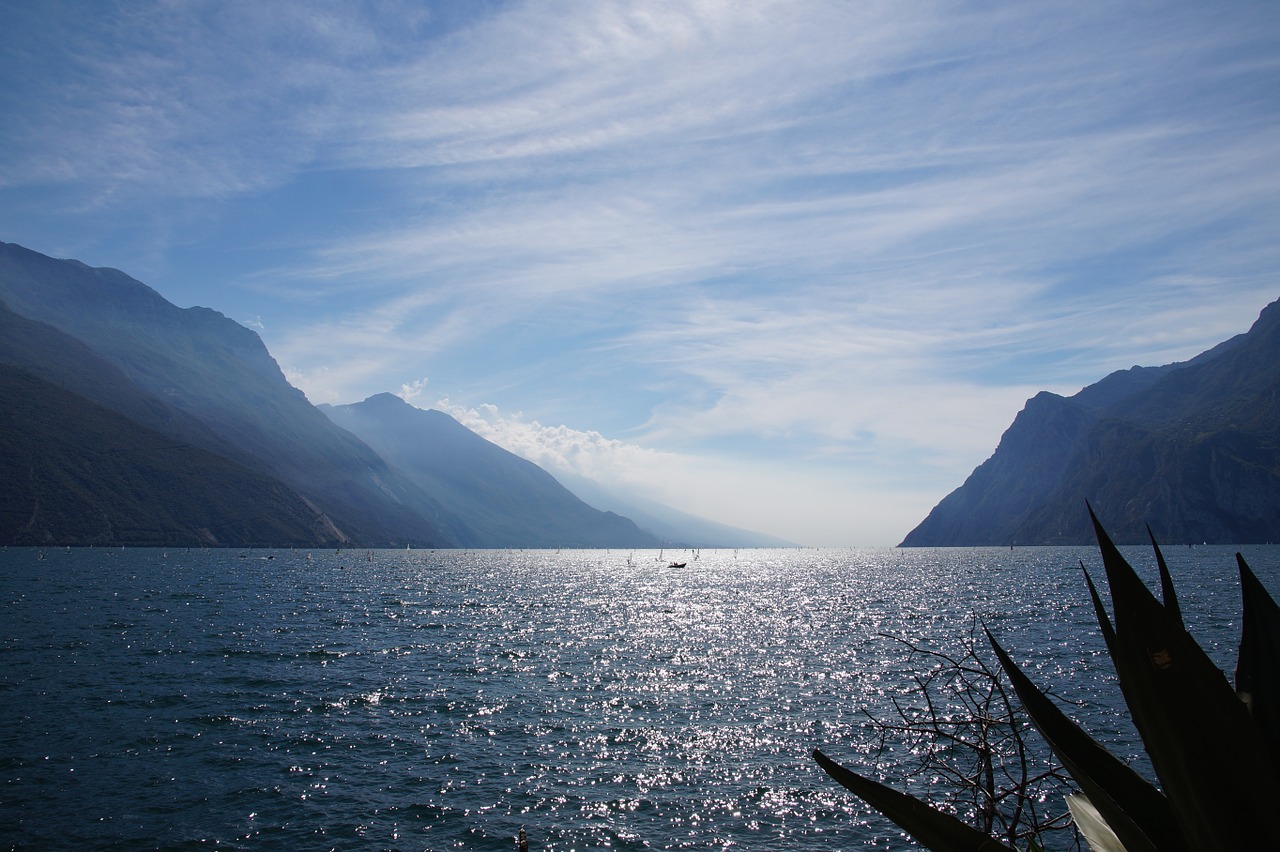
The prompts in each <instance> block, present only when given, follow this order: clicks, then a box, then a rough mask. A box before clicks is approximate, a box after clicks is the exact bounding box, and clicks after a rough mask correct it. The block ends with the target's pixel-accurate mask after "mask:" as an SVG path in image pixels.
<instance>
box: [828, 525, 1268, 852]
mask: <svg viewBox="0 0 1280 852" xmlns="http://www.w3.org/2000/svg"><path fill="white" fill-rule="evenodd" d="M1089 515H1090V518H1092V520H1093V526H1094V531H1095V533H1096V534H1097V538H1098V547H1099V549H1100V551H1101V554H1102V563H1103V568H1104V570H1105V572H1106V576H1107V585H1108V587H1109V588H1110V591H1111V605H1112V614H1111V615H1108V613H1107V611H1106V608H1105V606H1104V605H1103V602H1102V599H1101V597H1100V596H1099V595H1098V591H1097V588H1096V587H1095V586H1094V583H1093V578H1092V577H1090V576H1089V572H1088V571H1087V570H1085V572H1084V577H1085V583H1086V584H1087V586H1088V589H1089V595H1090V597H1091V598H1092V600H1093V606H1094V610H1095V612H1096V614H1097V617H1098V624H1099V627H1100V628H1101V630H1102V635H1103V637H1104V639H1105V641H1106V645H1107V650H1108V652H1109V653H1110V655H1111V659H1112V661H1113V663H1114V664H1115V668H1116V674H1117V677H1118V679H1119V682H1120V688H1121V691H1122V693H1123V695H1124V699H1125V703H1126V705H1127V706H1128V709H1129V713H1130V716H1131V717H1132V719H1133V723H1134V726H1135V727H1136V728H1137V730H1138V733H1139V735H1140V736H1141V737H1142V743H1143V747H1144V748H1145V750H1146V752H1147V755H1148V756H1149V757H1150V759H1151V765H1152V767H1153V768H1154V770H1155V773H1156V776H1157V779H1158V781H1159V787H1157V786H1156V785H1155V784H1153V783H1152V782H1151V781H1148V780H1147V779H1145V778H1143V777H1142V776H1140V775H1139V774H1138V773H1137V772H1135V771H1134V770H1133V769H1131V768H1130V767H1129V766H1128V765H1127V764H1125V763H1124V762H1122V761H1121V760H1120V759H1119V758H1117V757H1115V756H1113V755H1112V754H1111V753H1110V752H1108V751H1107V750H1106V749H1105V748H1104V747H1103V746H1101V745H1100V744H1099V743H1097V742H1096V741H1095V740H1094V739H1093V738H1091V737H1090V736H1089V735H1088V734H1087V733H1085V732H1084V731H1083V730H1082V729H1081V728H1080V727H1079V726H1078V725H1076V723H1075V722H1073V721H1072V720H1071V719H1069V718H1068V717H1067V715H1066V714H1065V713H1063V712H1062V711H1061V710H1060V709H1059V708H1058V707H1057V705H1056V704H1055V703H1054V702H1053V701H1052V700H1051V699H1050V698H1049V697H1048V696H1047V695H1045V693H1044V692H1042V691H1041V690H1040V689H1039V688H1037V687H1036V686H1035V684H1033V683H1032V682H1031V680H1030V679H1029V678H1028V677H1027V676H1026V675H1025V674H1023V672H1022V671H1021V669H1019V668H1018V666H1017V665H1016V664H1015V663H1014V662H1013V660H1012V659H1011V658H1010V657H1009V655H1008V654H1007V653H1005V651H1004V649H1003V648H1002V647H1001V646H1000V644H999V643H998V642H997V641H996V639H995V637H994V636H991V634H990V633H988V634H987V637H988V639H989V640H990V642H991V646H992V648H993V650H994V652H995V654H996V656H997V658H998V659H999V661H1000V665H1001V667H1002V668H1003V669H1004V671H1005V672H1006V674H1007V675H1008V676H1009V679H1010V681H1011V682H1012V684H1013V687H1014V689H1015V690H1016V692H1017V695H1018V698H1019V700H1020V701H1021V702H1022V705H1023V708H1024V709H1025V711H1026V713H1027V715H1028V716H1029V717H1030V719H1031V722H1032V724H1033V725H1035V727H1036V729H1037V730H1038V731H1039V732H1040V734H1041V735H1042V736H1043V737H1044V738H1045V740H1046V742H1047V743H1048V744H1049V747H1050V748H1052V749H1053V751H1054V753H1055V754H1056V755H1057V757H1058V759H1059V760H1060V761H1061V762H1062V764H1063V766H1065V767H1066V768H1067V770H1068V772H1069V773H1070V774H1071V777H1072V780H1073V781H1074V782H1075V783H1076V785H1077V786H1078V787H1079V788H1080V790H1079V792H1078V793H1075V794H1073V795H1072V796H1070V797H1069V798H1068V806H1069V807H1070V809H1071V813H1072V816H1073V817H1074V819H1075V821H1076V824H1077V826H1078V827H1079V828H1080V830H1081V832H1082V833H1083V834H1084V835H1085V837H1086V839H1087V840H1088V841H1089V844H1090V846H1091V847H1092V848H1093V849H1094V850H1095V851H1096V852H1104V850H1105V852H1156V851H1157V850H1159V852H1166V850H1173V852H1191V850H1196V852H1199V850H1241V849H1265V848H1274V845H1275V844H1277V842H1278V841H1277V838H1280V821H1278V820H1277V815H1276V813H1275V811H1276V808H1277V805H1278V804H1280V759H1278V758H1280V607H1277V606H1276V603H1275V601H1274V600H1273V599H1272V598H1271V596H1270V595H1268V594H1267V591H1266V589H1264V588H1263V586H1262V584H1261V583H1260V582H1258V579H1257V577H1256V576H1254V574H1253V571H1252V570H1250V568H1249V566H1248V564H1246V562H1245V560H1244V558H1243V557H1242V556H1241V555H1240V554H1238V553H1237V554H1236V562H1237V564H1238V568H1239V571H1240V587H1241V593H1242V597H1243V617H1242V624H1243V633H1242V638H1241V642H1240V654H1239V660H1238V663H1237V666H1236V674H1235V679H1236V684H1235V688H1234V689H1233V688H1232V687H1231V685H1230V684H1229V683H1228V681H1227V679H1226V677H1225V675H1223V673H1222V672H1221V671H1219V670H1218V668H1217V667H1216V666H1214V664H1213V662H1212V661H1211V660H1210V659H1209V657H1208V655H1207V654H1205V652H1204V650H1203V649H1202V648H1201V647H1200V646H1199V645H1198V644H1197V643H1196V641H1195V640H1194V639H1193V638H1192V637H1191V635H1190V634H1189V633H1188V632H1187V630H1186V628H1185V627H1184V625H1183V621H1182V612H1181V610H1180V609H1179V606H1178V601H1177V596H1176V594H1175V591H1174V587H1173V582H1172V579H1171V577H1170V575H1169V570H1168V566H1167V565H1166V563H1165V560H1164V556H1163V554H1162V553H1161V552H1160V547H1159V545H1158V544H1156V541H1155V538H1154V536H1153V537H1152V540H1151V544H1152V547H1153V548H1154V550H1155V555H1156V563H1157V566H1158V568H1159V572H1160V584H1161V598H1162V599H1157V598H1156V597H1155V595H1153V594H1152V593H1151V592H1150V591H1149V590H1148V589H1147V587H1146V586H1145V585H1144V584H1143V583H1142V581H1141V579H1139V577H1138V575H1137V573H1136V572H1135V571H1134V570H1133V568H1132V567H1131V566H1130V565H1129V563H1128V562H1127V561H1125V559H1124V557H1123V556H1122V555H1121V554H1120V551H1119V550H1118V549H1117V548H1116V546H1115V544H1113V543H1112V541H1111V538H1110V537H1109V536H1108V535H1107V533H1106V531H1105V530H1104V529H1103V528H1102V525H1101V524H1100V523H1099V522H1098V519H1097V517H1096V516H1095V515H1094V514H1093V510H1092V508H1090V509H1089ZM1081 568H1082V569H1083V568H1084V566H1083V565H1081ZM813 756H814V759H815V760H816V761H817V762H818V765H819V766H821V767H822V768H823V770H825V771H826V772H827V774H828V775H830V776H831V777H832V778H834V779H835V780H836V781H838V782H839V783H840V784H842V785H844V786H845V787H846V788H848V789H849V790H851V791H852V792H854V793H855V794H857V795H858V796H860V797H861V798H862V799H864V800H865V801H866V802H867V803H868V804H870V805H871V806H872V807H874V808H876V809H877V810H879V811H880V812H881V813H883V814H884V815H885V816H887V817H888V818H889V819H891V820H893V821H894V822H896V823H897V824H898V825H899V826H900V827H901V828H902V829H903V830H905V831H906V832H907V833H908V834H910V835H912V836H913V837H914V838H915V839H916V840H917V841H918V842H919V843H921V844H922V845H923V846H925V847H927V848H929V849H932V850H934V852H944V851H945V852H952V850H955V852H968V851H969V850H972V852H994V850H1008V849H1011V848H1012V847H1010V846H1007V845H1006V844H1004V843H1002V842H1000V841H998V840H995V839H994V838H992V837H990V836H988V835H987V834H985V833H983V832H981V831H979V830H977V829H976V828H973V827H971V826H969V825H967V824H966V823H964V822H962V821H960V820H959V819H957V818H956V817H953V816H951V815H949V814H945V813H942V812H941V811H939V810H937V809H935V808H933V807H931V806H930V805H929V804H927V803H926V802H924V801H921V800H919V799H916V798H914V797H912V796H909V795H907V794H905V793H902V792H899V791H897V790H894V789H893V788H891V787H888V786H886V785H884V784H881V783H879V782H877V781H873V780H871V779H870V778H867V777H865V776H863V775H859V774H858V773H856V772H853V771H851V770H849V769H847V768H845V767H843V766H841V765H839V764H838V763H836V762H834V761H832V760H831V759H830V758H828V757H827V756H826V755H825V754H823V753H822V752H821V751H819V750H815V751H814V753H813Z"/></svg>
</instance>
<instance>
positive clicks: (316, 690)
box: [0, 547, 1280, 850]
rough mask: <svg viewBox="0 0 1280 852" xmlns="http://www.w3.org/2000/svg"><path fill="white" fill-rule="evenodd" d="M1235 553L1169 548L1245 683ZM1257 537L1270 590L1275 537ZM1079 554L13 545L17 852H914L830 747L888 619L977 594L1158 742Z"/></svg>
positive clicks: (1107, 709)
mask: <svg viewBox="0 0 1280 852" xmlns="http://www.w3.org/2000/svg"><path fill="white" fill-rule="evenodd" d="M1126 552H1127V553H1128V555H1129V557H1130V560H1131V561H1132V562H1133V563H1134V565H1135V567H1137V568H1138V569H1139V571H1140V573H1143V574H1144V576H1147V577H1148V578H1150V577H1151V575H1152V571H1151V570H1149V569H1150V568H1151V562H1152V560H1151V557H1150V552H1149V549H1147V548H1131V549H1127V551H1126ZM1234 552H1235V551H1234V549H1233V548H1229V547H1197V548H1185V547H1184V548H1169V549H1168V551H1167V554H1166V555H1167V556H1168V557H1169V561H1170V565H1171V569H1172V571H1173V573H1174V577H1175V581H1176V582H1177V584H1178V587H1179V593H1180V599H1181V601H1182V605H1183V610H1184V613H1185V614H1186V616H1187V620H1188V626H1189V628H1190V629H1191V631H1192V633H1193V634H1194V635H1196V637H1197V638H1198V639H1199V640H1200V641H1201V643H1202V644H1203V645H1204V646H1205V647H1206V649H1207V650H1209V652H1210V654H1211V655H1213V656H1214V659H1215V661H1217V662H1218V664H1219V665H1220V666H1222V667H1224V668H1227V669H1228V671H1229V670H1230V667H1231V666H1233V665H1234V660H1235V645H1236V643H1237V642H1238V640H1239V621H1238V613H1239V599H1238V579H1237V576H1236V570H1235V563H1234V558H1233V555H1234ZM1244 553H1245V557H1246V558H1247V559H1248V560H1249V562H1250V564H1251V565H1252V566H1253V568H1254V569H1255V571H1256V572H1257V573H1258V575H1259V577H1260V578H1261V579H1262V581H1263V582H1264V584H1266V585H1267V587H1268V588H1269V589H1270V590H1271V591H1272V593H1273V594H1275V592H1276V590H1277V588H1278V587H1280V567H1278V566H1280V548H1275V547H1253V548H1248V549H1246V550H1245V551H1244ZM672 560H676V561H686V562H687V565H686V567H684V568H672V567H668V563H669V562H670V561H672ZM1081 560H1083V561H1084V562H1085V564H1086V565H1087V566H1090V567H1091V568H1093V567H1096V566H1098V565H1099V562H1098V559H1097V556H1096V551H1095V550H1094V549H1092V548H1028V549H1021V550H1017V551H1007V550H1000V549H939V550H891V549H877V550H752V551H747V550H742V551H729V550H725V551H702V552H701V553H699V554H695V553H693V552H690V551H666V552H665V553H663V554H659V553H658V552H657V551H635V552H627V551H616V550H615V551H564V552H555V551H471V552H462V551H441V552H421V551H374V552H367V551H342V552H338V553H335V552H333V551H325V552H320V551H315V552H312V553H306V552H303V551H234V550H226V551H213V552H209V551H204V552H200V551H180V550H170V551H163V550H159V549H156V550H137V549H135V550H123V551H122V550H106V549H82V550H49V551H47V552H42V551H37V550H31V549H8V550H4V551H0V631H2V632H0V700H3V702H4V705H5V706H6V708H7V713H6V716H7V720H6V724H5V725H3V726H0V846H4V847H6V848H15V847H16V848H23V847H38V848H66V849H72V848H74V849H118V848H144V847H145V848H153V847H154V848H195V847H197V846H200V847H201V848H205V847H208V846H211V845H214V844H217V845H223V846H228V847H231V848H245V849H277V848H278V849H297V848H316V849H320V848H337V849H362V848H368V849H386V848H393V849H450V848H458V849H495V850H499V849H501V850H508V849H512V848H514V847H513V838H514V836H515V835H516V833H517V832H518V831H519V829H520V828H521V827H524V828H525V829H526V831H527V832H528V836H529V839H530V845H531V848H533V849H556V850H569V849H579V850H583V849H716V848H723V847H731V846H736V847H739V848H744V849H766V848H779V849H795V850H818V849H824V850H826V849H841V848H855V847H863V846H872V847H882V848H897V847H900V846H902V845H903V844H904V841H903V840H902V839H901V838H900V837H899V835H898V832H897V830H896V829H895V828H894V827H893V826H892V825H890V824H889V823H887V822H885V821H884V820H882V819H881V818H879V817H878V816H877V815H875V814H874V813H872V812H869V811H868V809H867V808H866V807H865V806H863V805H862V804H861V803H860V802H858V801H857V800H855V799H854V797H852V796H851V795H849V794H846V793H845V792H844V790H843V789H842V788H840V787H838V786H837V785H836V784H835V783H834V782H832V781H830V780H829V779H828V778H827V777H826V776H825V775H823V774H822V772H821V771H820V770H819V769H818V768H817V767H816V765H814V764H813V762H812V761H811V759H810V757H809V753H810V751H811V750H812V749H813V748H814V747H821V748H822V749H823V750H824V751H826V752H827V753H828V754H830V755H832V756H833V757H835V758H836V759H838V760H841V761H842V762H845V763H848V764H850V765H858V766H863V768H865V769H869V770H871V773H872V774H873V775H874V774H876V772H875V767H874V764H873V763H871V762H870V761H871V758H870V757H869V756H868V748H869V746H870V744H871V739H872V738H871V736H870V734H869V733H868V732H867V731H866V729H865V727H864V722H865V718H866V717H865V716H864V715H863V713H862V710H863V708H869V709H872V710H877V709H880V710H882V709H883V708H884V707H885V706H886V701H887V700H888V697H889V696H891V695H894V694H899V693H901V692H902V691H903V690H904V689H907V688H908V686H909V683H910V671H909V670H908V669H907V662H908V661H907V657H906V654H905V651H904V649H903V648H902V646H901V645H899V644H898V643H896V642H893V641H890V640H887V639H885V638H884V637H883V636H882V635H881V634H891V635H894V636H901V637H905V638H910V639H913V640H919V641H922V642H924V643H925V644H927V645H930V646H932V647H940V648H946V647H954V646H955V644H956V643H957V641H958V640H959V639H960V638H961V637H963V636H964V635H966V633H967V632H968V630H969V624H970V617H971V616H972V615H975V614H976V615H978V616H980V617H981V618H982V619H983V620H984V622H985V623H986V624H987V625H988V626H989V627H990V628H991V629H992V631H993V632H994V633H995V634H996V635H997V636H998V637H999V638H1000V639H1001V640H1002V641H1003V643H1004V644H1005V646H1006V647H1007V648H1009V649H1010V650H1011V652H1012V653H1013V655H1014V657H1015V659H1018V660H1019V661H1020V662H1023V663H1025V664H1026V665H1027V666H1028V668H1029V669H1030V670H1031V671H1032V672H1034V673H1035V674H1034V677H1035V678H1036V679H1037V680H1038V681H1039V682H1040V683H1041V684H1042V685H1044V686H1052V687H1053V688H1054V689H1055V690H1056V691H1057V692H1058V694H1059V695H1061V696H1063V697H1064V698H1068V699H1071V700H1073V701H1078V702H1081V703H1080V704H1079V706H1078V707H1072V708H1069V709H1070V712H1071V713H1072V715H1075V716H1076V717H1077V718H1079V719H1081V720H1082V721H1083V722H1084V724H1085V726H1086V728H1088V729H1089V730H1090V731H1091V732H1093V733H1094V734H1095V735H1096V736H1098V737H1099V738H1100V739H1102V740H1103V741H1104V742H1106V743H1107V744H1109V745H1112V746H1113V747H1114V748H1113V750H1116V751H1117V753H1119V754H1122V755H1125V756H1137V755H1138V754H1139V753H1140V748H1139V746H1138V744H1137V742H1136V737H1135V735H1134V733H1133V731H1132V729H1131V727H1130V726H1129V723H1128V722H1127V721H1126V720H1125V719H1123V718H1121V717H1120V716H1119V715H1118V714H1117V713H1116V711H1115V710H1114V707H1115V705H1116V702H1117V701H1118V690H1117V689H1116V688H1115V685H1114V680H1113V673H1112V669H1111V665H1110V662H1109V660H1108V659H1107V658H1106V656H1105V653H1104V652H1103V650H1102V643H1101V639H1100V637H1099V636H1098V633H1097V626H1096V623H1095V622H1094V619H1093V613H1092V608H1091V606H1090V605H1089V603H1088V595H1087V593H1086V591H1085V588H1084V582H1083V578H1082V576H1081V574H1080V569H1079V562H1080V561H1081ZM1098 570H1099V574H1100V568H1099V569H1098ZM890 760H892V758H890ZM859 761H867V763H860V762H859ZM1138 765H1139V768H1140V769H1142V770H1143V771H1146V770H1145V767H1144V766H1143V765H1142V761H1141V759H1139V761H1138ZM880 769H881V770H882V771H883V772H884V774H885V777H886V778H888V779H889V780H890V783H892V782H893V780H894V776H893V770H894V767H893V766H892V765H891V764H888V763H885V764H882V765H881V767H880ZM926 794H927V791H926Z"/></svg>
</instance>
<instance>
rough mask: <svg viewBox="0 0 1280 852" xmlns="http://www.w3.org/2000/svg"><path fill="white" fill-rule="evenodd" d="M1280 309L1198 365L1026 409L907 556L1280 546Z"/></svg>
mask: <svg viewBox="0 0 1280 852" xmlns="http://www.w3.org/2000/svg"><path fill="white" fill-rule="evenodd" d="M1278 423H1280V301H1277V302H1273V303H1272V304H1270V305H1268V306H1267V307H1265V308H1264V309H1263V310H1262V311H1261V312H1260V313H1259V316H1258V319H1257V321H1256V322H1255V323H1253V325H1252V326H1251V327H1250V329H1249V331H1248V332H1245V333H1244V334H1240V335H1236V336H1234V337H1232V338H1230V339H1228V340H1226V341H1223V342H1222V343H1220V344H1218V345H1217V346H1214V347H1212V348H1211V349H1209V350H1206V351H1205V352H1203V353H1201V354H1200V355H1198V356H1196V357H1195V358H1192V359H1191V360H1189V361H1185V362H1180V363H1175V364H1168V365H1165V366H1163V367H1154V368H1152V367H1134V368H1131V369H1130V370H1123V371H1117V372H1115V373H1112V374H1110V375H1108V376H1106V377H1104V378H1103V379H1102V380H1100V381H1099V382H1096V383H1094V384H1093V385H1089V386H1088V387H1085V388H1083V389H1081V391H1079V392H1078V393H1076V394H1074V395H1073V396H1071V397H1062V396H1059V395H1056V394H1051V393H1048V392H1043V391H1042V392H1041V393H1039V394H1037V395H1036V396H1034V397H1032V398H1031V399H1030V400H1028V401H1027V404H1026V406H1025V407H1024V408H1023V410H1022V411H1021V412H1019V414H1018V415H1017V416H1016V417H1015V418H1014V421H1013V423H1012V424H1011V425H1010V426H1009V428H1008V429H1007V430H1006V431H1005V433H1004V435H1003V436H1002V437H1001V439H1000V443H999V445H998V446H997V448H996V450H995V452H994V453H993V454H992V455H991V457H990V458H988V459H987V460H986V461H984V462H983V463H982V464H981V465H979V466H978V467H977V468H975V470H974V471H973V472H972V473H971V474H970V476H969V477H968V478H967V479H966V480H965V482H964V483H963V484H962V485H961V486H960V487H959V488H957V489H955V490H954V491H952V492H951V493H950V494H948V495H947V496H946V497H944V498H943V499H942V501H940V502H939V503H938V505H937V506H935V507H934V509H933V510H932V511H931V512H930V513H929V515H928V516H927V517H926V518H925V519H924V520H923V521H922V522H921V523H920V524H919V525H918V526H917V527H916V528H915V529H913V530H912V531H911V532H910V533H908V534H907V536H906V537H905V538H904V539H903V541H902V546H904V547H918V546H979V545H1000V546H1005V545H1013V544H1086V543H1089V541H1090V540H1091V539H1090V536H1091V531H1090V529H1089V528H1088V524H1087V517H1086V515H1085V513H1084V511H1083V507H1084V503H1085V501H1086V500H1088V501H1089V502H1090V503H1091V504H1092V505H1093V506H1094V507H1095V508H1096V509H1097V510H1098V511H1099V512H1100V513H1101V514H1102V515H1104V516H1106V517H1107V518H1108V529H1109V530H1111V531H1112V535H1113V537H1114V538H1115V539H1116V540H1117V541H1121V542H1125V543H1135V542H1140V541H1145V540H1146V535H1147V533H1146V528H1147V525H1148V524H1149V525H1150V527H1151V529H1152V530H1154V531H1155V533H1156V535H1157V536H1158V537H1159V538H1160V539H1161V540H1162V541H1166V542H1170V543H1177V542H1186V543H1201V542H1208V543H1232V544H1247V543H1263V542H1269V541H1274V540H1277V539H1280V431H1278V426H1277V424H1278Z"/></svg>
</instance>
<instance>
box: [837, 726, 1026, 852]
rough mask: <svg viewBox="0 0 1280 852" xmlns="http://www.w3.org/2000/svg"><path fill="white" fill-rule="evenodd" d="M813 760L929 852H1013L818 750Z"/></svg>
mask: <svg viewBox="0 0 1280 852" xmlns="http://www.w3.org/2000/svg"><path fill="white" fill-rule="evenodd" d="M813 759H814V760H816V761H817V762H818V765H819V766H821V767H822V770H823V771H824V772H826V773H827V774H828V775H830V776H831V777H832V778H834V779H835V780H836V781H838V782H839V783H840V785H841V786H843V787H844V788H845V789H847V790H849V791H850V792H852V793H854V794H855V795H857V796H858V797H859V798H860V799H862V800H863V801H865V802H866V803H867V804H869V805H871V807H873V808H875V809H876V810H878V811H879V812H880V813H882V814H884V815H885V816H886V817H888V818H889V819H891V820H893V821H894V822H895V823H897V824H898V826H899V827H901V828H902V830H903V831H905V832H907V833H908V834H910V835H911V836H912V837H914V838H915V839H916V840H917V841H918V842H919V843H920V844H921V845H923V846H924V847H925V848H927V849H932V850H933V852H1013V850H1012V847H1009V846H1006V845H1005V844H1003V843H1001V842H1000V841H998V840H995V839H994V838H992V837H990V836H988V835H986V834H983V833H982V832H981V831H978V829H976V828H973V827H972V826H970V825H967V824H965V823H963V822H961V821H960V820H958V819H956V818H955V817H953V816H951V815H950V814H944V813H943V812H942V811H940V810H938V809H936V808H934V807H933V806H931V805H930V804H929V803H927V802H923V801H921V800H920V799H917V798H915V797H914V796H910V795H908V794H906V793H902V792H899V791H898V790H895V789H893V788H892V787H888V786H886V785H884V784H881V783H880V782H878V781H872V780H871V779H870V778H867V777H865V776H862V775H859V774H858V773H856V772H854V771H852V770H850V769H845V768H844V767H843V766H841V765H840V764H838V763H836V762H835V761H834V760H832V759H831V758H829V757H827V756H826V755H825V754H823V753H822V752H821V751H820V750H819V749H814V750H813Z"/></svg>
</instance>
